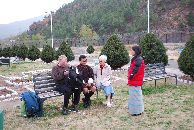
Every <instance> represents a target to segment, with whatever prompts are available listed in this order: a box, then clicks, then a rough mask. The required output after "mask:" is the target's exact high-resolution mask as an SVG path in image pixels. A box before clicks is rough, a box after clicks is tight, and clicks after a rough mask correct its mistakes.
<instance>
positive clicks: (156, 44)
mask: <svg viewBox="0 0 194 130" xmlns="http://www.w3.org/2000/svg"><path fill="white" fill-rule="evenodd" d="M139 45H140V47H141V48H142V57H143V58H144V61H145V64H153V63H161V62H163V63H164V65H167V63H168V56H167V54H166V49H165V47H164V45H163V43H162V42H161V41H160V40H159V39H158V38H157V37H156V36H155V35H154V34H152V33H149V34H146V35H145V36H144V37H143V38H142V39H141V40H140V43H139Z"/></svg>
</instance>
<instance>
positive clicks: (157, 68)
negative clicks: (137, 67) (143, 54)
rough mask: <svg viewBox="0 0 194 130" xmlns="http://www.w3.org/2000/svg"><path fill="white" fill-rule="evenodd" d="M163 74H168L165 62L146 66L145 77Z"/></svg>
mask: <svg viewBox="0 0 194 130" xmlns="http://www.w3.org/2000/svg"><path fill="white" fill-rule="evenodd" d="M162 74H166V72H165V65H164V64H163V63H157V64H147V65H146V66H145V73H144V77H153V76H157V75H162Z"/></svg>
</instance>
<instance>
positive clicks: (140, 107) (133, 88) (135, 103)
mask: <svg viewBox="0 0 194 130" xmlns="http://www.w3.org/2000/svg"><path fill="white" fill-rule="evenodd" d="M131 54H132V56H133V58H132V59H131V65H130V69H129V71H128V85H129V102H128V108H129V113H130V114H131V115H132V116H138V115H141V114H142V113H143V111H144V103H143V94H142V89H141V86H142V84H143V77H144V68H145V65H144V60H143V58H142V57H141V56H140V54H141V48H140V47H139V46H133V47H132V49H131Z"/></svg>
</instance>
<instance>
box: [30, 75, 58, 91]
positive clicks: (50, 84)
mask: <svg viewBox="0 0 194 130" xmlns="http://www.w3.org/2000/svg"><path fill="white" fill-rule="evenodd" d="M33 83H34V90H35V92H36V93H45V92H49V91H54V90H55V88H56V84H55V81H54V79H53V78H52V76H51V72H43V73H39V74H35V75H33Z"/></svg>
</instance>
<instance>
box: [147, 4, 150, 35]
mask: <svg viewBox="0 0 194 130" xmlns="http://www.w3.org/2000/svg"><path fill="white" fill-rule="evenodd" d="M147 8H148V33H150V0H148V5H147Z"/></svg>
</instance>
